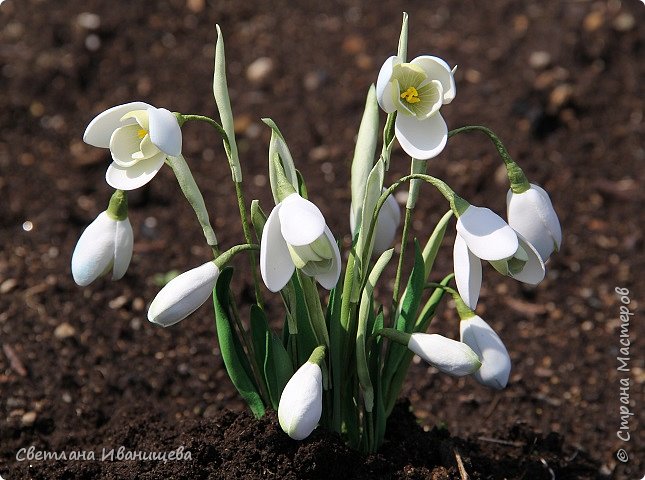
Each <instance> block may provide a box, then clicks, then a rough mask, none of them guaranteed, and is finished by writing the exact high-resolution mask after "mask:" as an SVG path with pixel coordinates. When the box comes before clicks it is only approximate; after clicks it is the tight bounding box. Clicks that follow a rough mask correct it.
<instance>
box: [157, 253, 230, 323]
mask: <svg viewBox="0 0 645 480" xmlns="http://www.w3.org/2000/svg"><path fill="white" fill-rule="evenodd" d="M219 273H220V270H219V267H218V266H217V265H215V264H214V263H213V262H212V261H211V262H206V263H205V264H203V265H201V266H199V267H197V268H193V269H192V270H188V271H187V272H184V273H182V274H181V275H179V276H178V277H175V278H173V279H172V280H171V281H170V282H168V283H167V284H166V286H164V287H163V288H162V289H161V291H160V292H159V293H158V294H157V296H156V297H155V298H154V300H153V301H152V303H151V304H150V308H149V309H148V320H150V321H151V322H153V323H157V324H159V325H161V326H162V327H169V326H170V325H174V324H175V323H177V322H180V321H181V320H183V319H184V318H186V317H187V316H188V315H190V314H191V313H193V312H194V311H195V310H197V309H198V308H199V307H201V306H202V305H203V304H204V302H205V301H206V300H208V298H209V297H210V296H211V294H212V293H213V288H214V287H215V282H216V281H217V277H218V276H219Z"/></svg>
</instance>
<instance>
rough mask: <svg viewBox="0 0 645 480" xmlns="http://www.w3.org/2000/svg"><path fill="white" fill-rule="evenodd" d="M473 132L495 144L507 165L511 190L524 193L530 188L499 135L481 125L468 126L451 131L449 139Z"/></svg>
mask: <svg viewBox="0 0 645 480" xmlns="http://www.w3.org/2000/svg"><path fill="white" fill-rule="evenodd" d="M472 131H480V132H482V133H484V134H486V135H487V136H488V138H489V139H490V140H491V142H493V145H495V148H496V149H497V152H498V153H499V156H500V157H501V158H502V160H503V161H504V164H505V165H506V172H507V174H508V179H509V181H510V183H511V190H513V192H514V193H524V192H526V191H527V190H528V189H529V188H530V184H529V181H528V179H527V178H526V175H524V172H523V171H522V169H521V168H520V166H519V165H518V164H517V163H516V162H515V160H513V159H512V158H511V156H510V155H509V153H508V150H506V147H505V146H504V144H503V143H502V141H501V140H500V139H499V137H498V136H497V135H495V133H494V132H493V131H492V130H491V129H490V128H488V127H484V126H481V125H467V126H465V127H460V128H455V129H454V130H450V131H449V132H448V138H450V137H454V136H455V135H457V134H459V133H463V132H472Z"/></svg>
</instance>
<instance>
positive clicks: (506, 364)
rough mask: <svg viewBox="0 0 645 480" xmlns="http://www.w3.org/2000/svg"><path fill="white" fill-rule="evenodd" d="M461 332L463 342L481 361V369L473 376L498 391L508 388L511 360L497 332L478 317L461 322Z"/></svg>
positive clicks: (474, 316)
mask: <svg viewBox="0 0 645 480" xmlns="http://www.w3.org/2000/svg"><path fill="white" fill-rule="evenodd" d="M459 330H460V336H461V341H462V342H464V343H465V344H467V345H469V346H470V348H472V349H473V350H474V352H475V353H476V354H477V355H478V356H479V358H480V360H481V368H480V369H479V370H477V371H476V372H475V373H474V374H473V376H474V377H475V379H476V380H477V381H478V382H479V383H481V384H482V385H486V386H487V387H491V388H494V389H496V390H501V389H502V388H504V387H506V384H507V383H508V377H509V375H510V372H511V358H510V357H509V355H508V352H507V351H506V347H504V344H503V343H502V340H501V339H500V338H499V337H498V336H497V334H496V333H495V331H494V330H493V329H492V328H491V327H490V325H488V323H486V322H485V321H484V320H482V318H481V317H479V316H477V315H473V316H472V317H470V318H466V319H463V320H461V322H460V325H459Z"/></svg>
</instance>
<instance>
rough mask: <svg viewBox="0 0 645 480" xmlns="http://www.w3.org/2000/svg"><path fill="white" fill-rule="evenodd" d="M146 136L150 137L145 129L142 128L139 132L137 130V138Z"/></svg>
mask: <svg viewBox="0 0 645 480" xmlns="http://www.w3.org/2000/svg"><path fill="white" fill-rule="evenodd" d="M146 135H148V130H146V129H143V128H140V129H139V130H137V137H139V138H143V137H145V136H146Z"/></svg>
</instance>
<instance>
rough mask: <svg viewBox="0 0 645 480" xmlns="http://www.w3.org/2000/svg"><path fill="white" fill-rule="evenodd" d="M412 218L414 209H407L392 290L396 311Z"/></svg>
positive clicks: (393, 305)
mask: <svg viewBox="0 0 645 480" xmlns="http://www.w3.org/2000/svg"><path fill="white" fill-rule="evenodd" d="M411 219H412V209H411V208H406V209H405V220H404V222H403V235H402V237H401V252H400V253H399V264H398V266H397V268H396V277H395V279H394V291H393V292H392V311H393V312H396V307H397V305H398V303H399V290H400V288H401V276H402V275H403V257H404V255H405V249H406V245H407V243H408V230H409V228H410V221H411Z"/></svg>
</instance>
